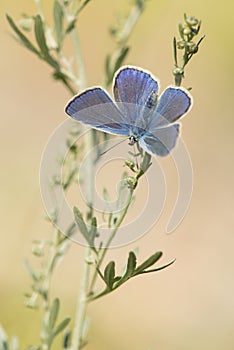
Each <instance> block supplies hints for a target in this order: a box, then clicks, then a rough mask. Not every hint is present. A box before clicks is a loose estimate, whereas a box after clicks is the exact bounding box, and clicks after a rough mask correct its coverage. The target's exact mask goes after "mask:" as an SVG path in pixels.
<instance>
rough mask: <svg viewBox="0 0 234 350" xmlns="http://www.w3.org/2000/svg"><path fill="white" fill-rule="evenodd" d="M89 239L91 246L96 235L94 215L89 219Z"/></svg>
mask: <svg viewBox="0 0 234 350" xmlns="http://www.w3.org/2000/svg"><path fill="white" fill-rule="evenodd" d="M89 237H90V238H89V239H90V243H91V244H92V246H94V240H95V238H96V237H97V219H96V218H95V217H93V218H92V221H91V228H90V231H89Z"/></svg>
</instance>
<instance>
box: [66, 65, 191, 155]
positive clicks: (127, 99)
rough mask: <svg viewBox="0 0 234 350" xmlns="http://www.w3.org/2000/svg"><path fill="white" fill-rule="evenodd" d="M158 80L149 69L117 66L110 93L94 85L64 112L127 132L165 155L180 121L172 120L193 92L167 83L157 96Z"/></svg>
mask: <svg viewBox="0 0 234 350" xmlns="http://www.w3.org/2000/svg"><path fill="white" fill-rule="evenodd" d="M158 90H159V82H158V80H157V79H155V78H154V77H153V76H152V74H151V73H150V72H147V71H145V70H143V69H141V68H138V67H133V66H125V67H122V68H120V69H119V70H118V71H117V72H116V74H115V77H114V81H113V95H114V100H115V102H114V101H113V100H112V99H111V97H110V96H109V94H108V93H107V92H106V91H105V90H103V89H102V88H100V87H93V88H90V89H87V90H85V91H84V92H82V93H80V94H79V95H77V96H75V97H74V98H73V99H72V100H71V101H70V102H69V103H68V105H67V106H66V108H65V111H66V113H67V114H68V115H69V116H71V117H72V118H74V119H75V120H77V121H79V122H82V123H84V124H87V125H89V126H91V127H92V128H94V129H97V130H100V131H104V132H106V133H110V134H114V135H119V136H127V137H128V138H129V144H130V145H133V144H134V143H136V142H138V143H139V145H140V146H141V147H142V148H143V149H144V150H145V151H146V152H147V153H149V154H152V155H158V156H166V155H167V154H168V153H169V152H170V151H171V150H172V148H173V147H174V146H175V144H176V140H177V137H178V135H179V128H180V124H178V123H175V122H176V121H177V120H178V119H179V118H181V117H182V116H183V115H184V114H185V113H187V112H188V111H189V110H190V108H191V106H192V96H191V95H190V94H189V92H188V91H187V90H185V89H183V88H181V87H175V86H169V87H167V88H166V89H165V90H164V92H163V93H162V94H161V96H160V97H158Z"/></svg>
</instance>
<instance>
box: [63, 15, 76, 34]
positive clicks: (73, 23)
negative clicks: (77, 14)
mask: <svg viewBox="0 0 234 350" xmlns="http://www.w3.org/2000/svg"><path fill="white" fill-rule="evenodd" d="M76 20H77V19H76V18H74V19H73V20H72V21H71V22H70V23H69V24H68V26H67V28H66V29H65V33H64V34H65V35H67V34H69V33H70V32H71V31H72V30H73V29H74V28H75V25H76Z"/></svg>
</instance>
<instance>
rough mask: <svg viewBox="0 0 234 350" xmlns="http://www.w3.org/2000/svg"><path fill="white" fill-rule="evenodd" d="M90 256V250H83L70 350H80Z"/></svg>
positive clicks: (87, 248)
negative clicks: (82, 263) (81, 270)
mask: <svg viewBox="0 0 234 350" xmlns="http://www.w3.org/2000/svg"><path fill="white" fill-rule="evenodd" d="M89 256H90V248H89V247H86V248H85V257H84V266H83V273H82V279H81V286H80V294H79V298H78V302H77V309H76V320H75V325H74V328H73V337H72V344H71V349H72V350H80V349H81V348H82V343H83V333H84V322H85V315H86V309H87V293H88V284H89V271H90V268H89V267H90V265H89V264H88V258H89Z"/></svg>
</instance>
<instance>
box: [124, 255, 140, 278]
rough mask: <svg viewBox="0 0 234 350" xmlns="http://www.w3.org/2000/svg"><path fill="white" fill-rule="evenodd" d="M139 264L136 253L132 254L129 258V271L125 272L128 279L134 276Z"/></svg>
mask: <svg viewBox="0 0 234 350" xmlns="http://www.w3.org/2000/svg"><path fill="white" fill-rule="evenodd" d="M136 263H137V258H136V255H135V253H134V252H130V253H129V256H128V264H127V269H126V272H125V275H126V276H128V277H131V276H132V275H133V272H134V271H135V268H136Z"/></svg>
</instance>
